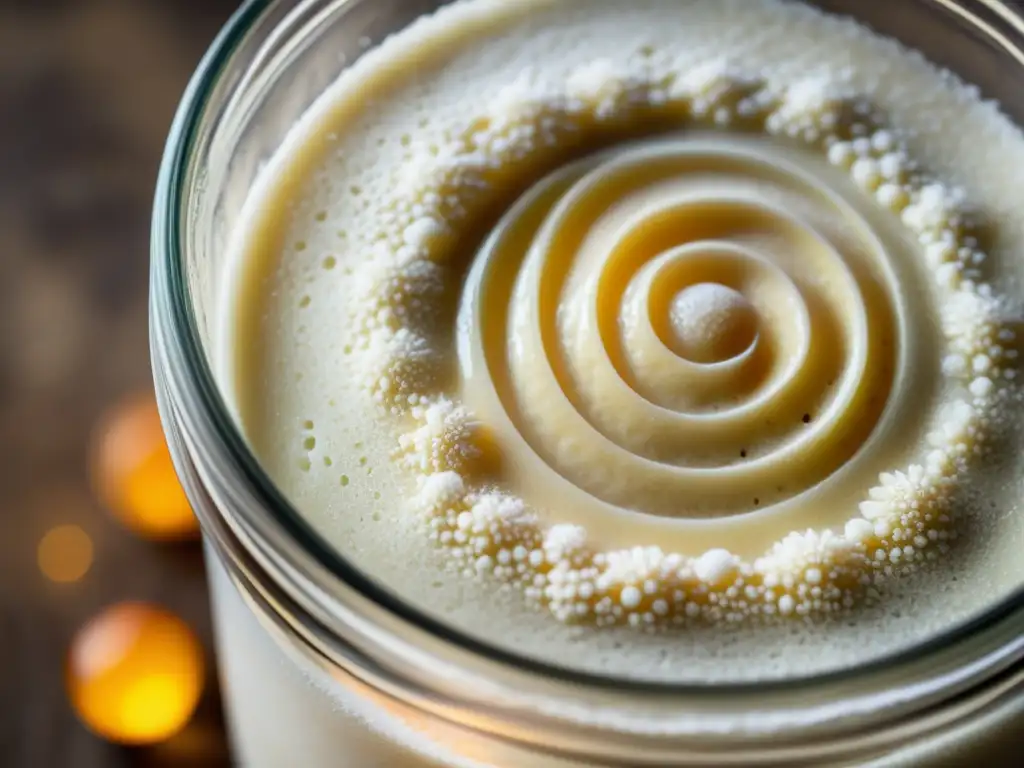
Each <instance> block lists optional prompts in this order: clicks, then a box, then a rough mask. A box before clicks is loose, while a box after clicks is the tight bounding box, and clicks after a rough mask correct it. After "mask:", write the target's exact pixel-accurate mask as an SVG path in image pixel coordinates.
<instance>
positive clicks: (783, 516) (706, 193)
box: [219, 0, 1024, 680]
mask: <svg viewBox="0 0 1024 768" xmlns="http://www.w3.org/2000/svg"><path fill="white" fill-rule="evenodd" d="M411 73H415V76H412V75H411ZM965 137H970V140H969V141H966V140H965ZM1017 167H1024V138H1022V137H1021V135H1020V134H1019V132H1018V131H1017V130H1016V129H1015V128H1014V127H1013V126H1012V125H1011V124H1010V123H1009V122H1008V121H1006V120H1005V119H1004V118H1002V117H1001V116H1000V115H999V114H998V113H997V111H996V110H995V109H994V108H993V107H992V106H991V105H987V104H984V103H982V102H981V101H979V100H978V99H977V98H976V96H975V95H974V94H973V92H972V91H971V90H970V89H968V88H966V87H964V86H961V85H959V84H957V83H955V82H953V81H952V80H951V79H950V78H949V76H948V75H944V74H942V73H940V72H938V71H936V70H935V69H933V68H932V67H930V66H929V65H928V64H926V63H925V62H923V61H922V60H920V59H919V58H918V57H915V56H913V55H912V54H910V53H909V52H907V51H904V50H902V49H900V48H899V47H898V46H897V45H895V44H894V43H892V42H890V41H886V40H883V39H880V38H878V37H875V36H874V35H872V34H871V33H869V32H867V31H866V30H864V29H862V28H860V27H858V26H856V25H854V24H852V23H850V22H848V21H843V20H839V19H836V18H831V17H826V16H822V15H820V14H819V13H817V12H815V11H813V10H811V9H809V8H807V7H803V6H800V5H796V4H790V3H785V4H784V3H779V2H774V0H758V2H730V1H729V0H723V1H721V2H710V0H693V1H692V2H683V1H682V0H644V1H643V2H636V3H631V4H628V6H627V5H626V4H623V3H619V2H612V0H597V1H595V2H573V1H571V0H563V1H562V2H554V1H553V0H529V2H520V3H508V2H491V1H490V0H467V1H466V2H460V3H456V4H455V5H453V6H451V7H449V8H447V9H446V10H444V11H442V12H440V13H438V14H437V15H436V16H434V17H431V18H428V19H425V20H422V21H421V22H420V23H418V24H417V25H415V26H414V27H413V28H411V29H409V30H407V31H406V32H404V33H402V34H401V35H399V36H396V37H395V38H393V39H391V40H389V41H388V42H387V43H385V44H384V45H382V46H381V47H380V48H379V49H376V50H374V51H371V52H370V53H369V54H368V55H367V56H366V57H365V58H364V59H363V60H361V61H360V62H359V63H358V64H357V65H356V66H355V67H354V68H353V69H352V70H350V71H349V73H348V74H346V75H345V76H344V77H343V78H342V79H341V80H340V81H339V82H338V83H337V85H336V86H335V87H334V88H332V89H331V90H329V91H328V92H327V93H325V94H324V96H323V97H322V99H321V100H320V102H319V103H318V104H317V105H316V106H315V107H314V108H313V109H312V110H311V112H310V113H309V114H308V115H307V117H306V118H305V119H304V121H303V122H302V123H301V124H300V125H298V126H296V128H295V131H294V133H293V136H292V138H291V140H290V141H289V142H288V143H287V144H286V146H285V147H284V148H282V150H281V151H280V152H279V153H278V156H277V157H275V159H274V161H273V162H272V163H271V164H270V166H269V167H268V169H267V171H266V172H265V173H264V177H263V182H262V184H261V185H260V187H259V188H258V189H257V190H255V191H254V193H253V195H252V198H251V200H250V203H249V212H250V216H249V218H248V222H249V226H248V227H247V228H243V230H242V231H240V233H239V237H238V239H237V242H236V253H234V254H233V259H232V264H233V268H234V279H233V280H231V281H230V285H231V291H232V299H231V301H230V306H231V307H232V312H231V313H228V314H227V315H226V316H225V319H224V329H225V333H224V343H223V344H222V352H221V354H220V358H219V373H220V375H221V377H222V379H223V380H224V382H225V385H226V388H227V390H228V391H229V392H230V393H232V395H233V402H234V407H235V409H236V412H237V415H238V418H239V419H240V421H241V423H242V425H243V428H244V430H245V432H246V435H247V436H248V439H249V440H250V442H251V444H252V446H253V448H254V450H255V451H256V453H257V456H258V457H259V458H260V460H261V462H262V463H263V465H264V467H265V468H266V469H267V471H268V472H269V474H270V476H271V477H272V478H273V479H274V481H275V482H277V483H278V485H279V486H280V487H281V488H282V490H283V491H284V492H285V493H286V494H287V495H288V496H289V497H290V498H291V499H292V500H293V502H294V503H295V504H296V505H297V507H298V508H299V509H300V511H301V512H302V513H303V514H305V515H306V516H307V517H308V518H309V519H310V521H311V522H312V523H313V524H314V525H315V526H316V528H317V529H318V530H319V531H321V532H322V534H323V535H324V536H325V537H326V538H327V539H328V540H329V541H330V542H331V543H332V544H333V545H334V546H335V547H336V548H337V549H338V550H339V551H340V552H341V553H342V554H343V555H345V556H346V557H348V558H350V559H351V560H352V561H354V562H355V563H356V564H357V565H359V566H361V567H363V568H364V569H366V570H367V571H369V572H370V573H372V574H373V575H374V576H375V577H376V578H378V579H380V580H381V581H382V582H383V583H385V584H386V585H387V586H388V587H390V588H391V589H393V590H395V591H396V592H397V593H398V594H399V595H401V596H402V597H403V598H404V599H406V600H409V601H411V602H413V603H415V604H417V605H418V606H419V607H421V608H422V609H423V610H426V611H428V612H432V613H436V614H438V615H440V616H442V617H443V618H444V619H445V620H446V621H449V622H450V623H452V624H454V625H455V626H457V627H459V628H461V629H463V630H465V631H468V632H471V633H473V634H476V635H478V636H480V637H482V638H483V639H485V640H488V641H490V642H493V643H496V644H499V645H503V646H505V647H508V648H512V649H515V650H516V651H519V652H522V653H527V654H529V655H533V656H536V657H539V658H542V659H545V660H548V661H552V662H555V663H559V664H564V665H570V666H576V667H583V668H586V669H590V670H599V671H605V672H611V673H616V674H628V675H634V676H644V677H647V676H656V677H659V678H663V679H701V680H703V679H721V678H729V677H736V678H751V677H764V676H779V675H792V674H796V673H807V672H813V671H819V670H823V669H826V668H831V667H835V666H842V665H847V664H849V663H852V662H857V661H863V660H865V659H866V658H868V657H870V656H873V655H879V654H883V653H886V652H888V651H891V650H893V649H896V648H899V647H903V646H905V645H907V644H908V643H911V642H914V641H917V640H920V639H922V638H924V637H926V636H928V635H930V634H932V633H934V632H936V631H939V630H940V629H942V628H946V627H949V626H951V625H952V624H953V623H955V622H957V621H961V620H963V619H964V618H966V617H967V616H969V615H971V614H973V613H974V612H976V611H978V610H981V609H983V608H984V607H986V606H988V605H990V604H991V603H992V602H993V601H995V600H997V599H998V598H999V597H1001V596H1004V595H1005V594H1006V593H1007V592H1008V591H1009V590H1010V589H1012V588H1014V587H1016V586H1017V585H1018V584H1019V583H1020V580H1021V577H1022V576H1024V573H1022V572H1021V570H1020V568H1019V566H1018V565H1017V561H1018V560H1019V558H1016V557H1015V555H1014V551H1015V549H1016V548H1017V547H1019V545H1020V543H1021V527H1022V526H1021V523H1020V515H1019V514H1018V512H1017V507H1016V498H1017V497H1018V496H1019V491H1020V490H1021V488H1020V485H1021V482H1020V479H1021V478H1022V477H1024V473H1022V472H1020V471H1018V470H1020V469H1021V467H1020V466H1019V462H1020V460H1019V458H1017V455H1018V453H1019V452H1018V451H1015V450H1014V447H1015V446H1016V445H1017V440H1018V439H1019V438H1018V436H1017V431H1016V430H1015V429H1013V428H1012V427H1013V424H1012V421H1013V418H1012V417H1013V414H1014V413H1015V412H1016V411H1017V409H1018V408H1019V402H1020V399H1021V398H1020V396H1019V392H1018V387H1017V384H1016V372H1017V368H1016V349H1015V342H1016V336H1015V333H1014V322H1013V318H1014V317H1015V315H1016V314H1017V313H1016V307H1015V303H1014V299H1015V298H1016V297H1017V296H1018V291H1017V281H1018V278H1019V271H1020V269H1021V267H1022V265H1024V261H1021V260H1020V258H1019V253H1020V251H1021V249H1022V246H1024V221H1022V220H1021V218H1020V216H1019V215H1018V212H1019V209H1020V205H1019V203H1020V202H1021V201H1020V200H1019V198H1020V193H1019V192H1018V191H1017V186H1018V185H1017V184H1016V179H1015V174H1014V172H1013V171H1014V169H1015V168H1017ZM1007 433H1009V434H1007Z"/></svg>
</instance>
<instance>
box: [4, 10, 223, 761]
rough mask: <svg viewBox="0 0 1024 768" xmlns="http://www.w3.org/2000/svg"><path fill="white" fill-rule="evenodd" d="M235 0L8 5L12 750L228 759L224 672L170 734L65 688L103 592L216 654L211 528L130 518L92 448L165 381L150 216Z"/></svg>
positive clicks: (103, 601)
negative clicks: (69, 568)
mask: <svg viewBox="0 0 1024 768" xmlns="http://www.w3.org/2000/svg"><path fill="white" fill-rule="evenodd" d="M236 5H237V3H235V2H232V1H231V0H201V1H195V2H193V1H192V0H63V1H60V2H58V1H57V0H43V2H38V1H32V0H23V1H21V2H15V1H14V0H4V1H3V2H0V446H2V451H3V453H2V456H0V458H2V460H0V492H2V495H0V665H2V666H0V766H3V767H4V768H50V767H51V766H52V767H53V768H120V767H121V766H190V767H191V766H197V768H203V767H204V766H211V767H212V766H224V765H228V764H229V759H228V755H227V747H226V743H225V739H224V735H223V724H222V720H221V716H220V707H219V703H218V701H217V696H216V684H215V674H214V672H213V671H212V670H211V681H210V685H209V687H208V691H209V692H210V693H209V695H208V696H207V699H206V700H205V701H204V702H203V704H202V705H201V709H200V712H199V714H198V716H197V718H196V719H195V721H194V722H193V724H192V725H191V726H190V727H189V728H188V729H187V730H186V731H185V732H184V733H183V734H181V735H180V736H178V737H176V738H175V739H172V740H171V741H170V742H168V743H167V744H164V745H161V746H160V747H157V748H150V749H135V750H130V749H123V748H119V747H116V746H113V745H110V744H106V743H104V742H103V741H101V740H99V739H97V738H95V737H93V736H92V735H91V734H90V733H88V732H87V731H86V729H85V728H83V727H82V726H81V725H80V724H79V723H78V722H77V720H76V719H75V718H74V716H73V714H72V713H71V711H70V709H69V707H68V706H67V704H66V701H65V698H64V686H63V659H64V655H65V652H66V648H67V644H68V642H69V640H70V638H71V636H72V633H73V632H74V630H75V629H76V628H77V627H78V626H80V625H81V623H82V622H83V621H84V620H86V619H87V618H88V617H89V616H91V615H93V614H95V613H96V612H97V611H98V610H100V609H101V608H102V607H103V606H105V605H107V604H109V603H112V602H117V601H120V600H125V599H142V600H154V601H158V602H161V603H163V604H165V605H166V606H168V607H169V608H170V609H171V610H173V611H176V612H177V613H179V614H180V615H182V616H183V617H184V618H185V619H187V620H188V621H189V622H190V623H191V624H192V626H193V627H195V628H196V629H197V630H198V631H199V633H200V634H201V636H202V638H203V640H204V642H205V644H206V646H207V649H208V650H209V658H210V659H211V661H212V659H213V656H212V648H211V645H210V625H209V618H208V607H207V597H206V589H205V584H204V576H203V568H202V561H201V557H200V552H199V550H198V545H195V544H193V545H182V546H172V547H164V546H158V545H153V544H150V543H147V542H144V541H140V540H139V539H137V538H135V537H133V536H132V535H130V534H128V533H126V532H125V531H124V530H123V529H121V528H120V527H119V526H117V525H116V524H115V523H113V522H112V521H111V520H110V518H109V517H108V515H107V514H106V513H105V512H104V510H103V509H102V508H101V507H100V506H99V505H98V503H97V502H96V500H95V499H94V497H93V495H92V493H91V492H90V488H89V483H88V478H87V473H86V454H87V446H88V442H89V437H90V432H91V430H92V428H93V426H94V424H95V422H96V420H97V418H98V417H99V415H100V414H101V413H102V412H103V410H104V409H105V408H106V407H108V406H109V405H111V404H112V403H114V402H116V401H117V400H118V399H119V398H121V397H122V396H124V395H126V394H128V393H134V392H136V391H139V390H145V389H146V388H148V387H149V386H150V369H149V357H148V341H147V324H146V283H147V279H148V271H149V216H150V207H151V202H152V197H153V189H154V185H155V180H156V169H157V164H158V162H159V158H160V153H161V151H162V149H163V144H164V140H165V138H166V134H167V130H168V127H169V125H170V121H171V116H172V114H173V110H174V108H175V106H176V105H177V102H178V99H179V98H180V96H181V93H182V91H183V89H184V87H185V83H186V81H187V79H188V77H189V75H190V73H191V72H192V70H193V68H194V67H195V65H196V63H197V61H198V60H199V57H200V56H201V55H202V53H203V51H204V50H205V48H206V47H207V45H208V44H209V42H210V41H211V40H212V38H213V36H214V35H215V33H216V31H217V29H218V28H219V27H220V25H221V24H222V23H223V22H224V21H225V20H226V19H227V17H228V16H229V14H230V13H231V12H232V11H233V10H234V7H235V6H236ZM60 523H75V524H78V525H80V526H82V527H83V528H85V529H86V531H88V533H89V534H90V536H92V538H93V541H94V544H95V546H96V562H95V564H94V566H93V568H92V570H91V571H90V572H89V574H88V575H87V576H86V577H85V578H84V579H83V580H82V581H81V582H79V583H77V584H72V585H55V584H51V583H49V582H47V581H46V580H45V579H44V578H43V577H42V575H41V574H40V573H39V571H38V569H37V568H36V564H35V552H36V545H37V543H38V541H39V538H40V537H41V536H42V534H43V533H44V532H45V531H46V530H47V529H48V528H50V527H51V526H53V525H56V524H60Z"/></svg>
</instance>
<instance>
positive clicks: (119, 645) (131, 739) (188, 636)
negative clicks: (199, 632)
mask: <svg viewBox="0 0 1024 768" xmlns="http://www.w3.org/2000/svg"><path fill="white" fill-rule="evenodd" d="M204 674H205V670H204V663H203V651H202V647H201V646H200V644H199V641H198V640H197V639H196V636H195V634H194V633H193V632H192V630H191V629H190V628H189V627H188V625H187V624H185V623H184V622H183V621H182V620H181V619H179V618H178V617H176V616H174V615H173V614H171V613H168V612H167V611H164V610H162V609H160V608H156V607H154V606H151V605H146V604H143V603H122V604H120V605H115V606H113V607H111V608H108V609H107V610H106V611H104V612H103V613H101V614H100V615H99V616H97V617H96V618H94V619H93V620H92V621H90V622H89V623H88V624H87V625H86V626H85V627H83V628H82V629H81V630H80V631H79V633H78V635H77V636H76V637H75V639H74V642H73V643H72V646H71V651H70V653H69V654H68V664H67V687H68V697H69V699H70V701H71V705H72V706H73V707H74V709H75V711H76V712H77V713H78V716H79V718H80V719H81V720H82V722H83V723H85V725H86V726H87V727H88V728H89V729H91V730H92V731H93V732H94V733H96V734H98V735H99V736H102V737H103V738H105V739H108V740H110V741H116V742H120V743H123V744H153V743H156V742H159V741H163V740H165V739H167V738H169V737H170V736H173V735H174V734H175V733H177V732H178V731H180V730H181V729H182V728H183V727H184V726H185V725H186V724H187V723H188V721H189V719H190V718H191V717H192V713H193V712H194V711H195V708H196V705H197V704H198V703H199V697H200V695H201V694H202V690H203V679H204Z"/></svg>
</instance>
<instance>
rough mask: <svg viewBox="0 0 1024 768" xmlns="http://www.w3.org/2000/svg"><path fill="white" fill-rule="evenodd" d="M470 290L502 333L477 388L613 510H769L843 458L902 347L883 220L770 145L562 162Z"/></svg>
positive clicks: (476, 311) (689, 145) (520, 212)
mask: <svg viewBox="0 0 1024 768" xmlns="http://www.w3.org/2000/svg"><path fill="white" fill-rule="evenodd" d="M498 260H506V261H507V262H510V263H507V264H505V265H503V266H501V267H500V268H499V267H497V266H496V265H495V264H494V262H495V261H498ZM513 265H514V266H513ZM512 270H515V272H516V277H515V281H514V284H510V281H509V279H508V278H509V275H510V272H511V271H512ZM469 280H470V285H471V286H473V287H472V288H471V291H472V292H473V294H474V296H475V300H472V301H470V302H467V306H466V309H465V315H464V318H463V323H462V327H464V328H473V329H503V333H504V335H505V339H504V343H502V344H492V345H491V346H489V347H485V346H484V342H485V341H487V342H490V341H493V340H494V339H493V336H492V337H491V338H490V339H487V338H486V337H485V336H484V335H482V334H475V335H474V336H473V340H472V341H471V342H469V343H470V344H476V345H477V349H476V350H475V353H476V354H478V355H479V356H480V358H481V359H484V360H486V366H487V371H486V372H485V371H476V375H477V376H480V375H489V376H490V378H491V380H492V381H493V382H494V387H495V392H496V394H497V396H498V397H499V398H500V399H501V401H502V403H503V405H504V410H505V412H506V413H507V414H510V415H511V418H512V419H513V421H514V422H515V425H516V429H517V431H518V432H519V433H520V434H521V435H522V436H523V437H524V438H525V439H526V441H527V442H528V443H529V445H530V447H531V448H532V449H533V451H535V452H536V453H537V454H538V455H539V456H541V457H543V459H544V461H545V462H546V463H547V464H548V465H549V466H551V467H552V468H554V469H555V470H556V471H557V472H559V474H561V475H562V476H564V477H565V478H567V479H568V480H570V481H571V482H572V483H574V484H576V485H577V486H579V487H581V488H584V489H586V491H587V492H588V493H590V494H592V495H594V496H596V497H597V498H599V499H602V500H604V501H606V502H608V503H611V504H615V505H618V506H625V507H629V508H634V509H637V510H641V511H644V512H650V513H654V514H659V515H666V516H680V517H685V516H697V517H706V516H717V515H720V514H723V513H734V512H737V511H744V510H748V509H751V508H753V507H756V506H760V505H767V504H771V503H773V502H775V501H778V500H780V499H782V498H787V497H789V496H792V495H795V494H797V493H799V492H801V491H802V490H805V489H806V488H808V487H811V486H812V485H814V484H815V483H817V482H819V481H821V480H822V479H824V478H825V477H827V476H828V475H829V474H830V473H831V472H832V471H834V470H835V469H837V468H838V467H840V466H842V465H843V464H844V462H845V461H846V460H847V459H849V458H850V456H851V455H852V454H853V453H854V452H855V451H856V450H857V449H858V448H859V447H860V446H861V445H862V444H863V442H864V440H865V439H866V437H867V436H868V435H869V434H870V432H871V430H872V429H873V427H874V425H875V424H876V422H877V420H878V419H879V417H880V415H881V413H882V411H883V409H884V408H885V405H886V403H887V398H888V394H889V392H890V390H891V388H892V384H893V380H894V377H895V375H896V373H897V368H898V364H899V359H898V358H899V352H898V351H899V350H900V349H901V348H902V344H901V338H902V336H903V335H905V334H904V330H903V329H902V328H901V325H900V319H899V318H900V317H901V316H902V315H903V314H904V313H902V312H901V311H900V307H899V302H900V298H899V294H898V292H897V291H896V290H895V288H894V287H893V286H892V282H893V280H892V276H891V275H890V274H889V273H888V272H887V258H886V254H885V250H884V247H883V245H882V244H881V243H880V242H879V240H878V239H877V237H876V236H875V235H874V234H873V233H872V230H871V228H870V226H869V225H868V224H867V223H866V222H864V221H863V220H861V218H860V217H859V214H858V213H857V211H856V210H855V209H854V208H852V207H851V206H850V205H849V204H848V203H846V201H844V200H843V199H842V198H841V197H840V196H838V195H837V194H836V193H834V192H832V191H831V190H829V189H828V188H826V187H824V186H822V185H821V183H820V182H819V181H817V180H816V179H814V178H812V177H811V176H810V175H808V174H807V173H806V172H805V171H803V170H801V169H800V168H798V167H797V166H796V165H793V164H792V163H790V162H788V161H787V160H786V159H785V158H784V157H782V156H780V155H779V154H778V153H775V154H773V153H772V151H771V150H770V148H769V147H767V146H766V145H765V144H764V143H763V142H757V141H754V140H749V141H741V140H739V139H736V138H724V137H718V138H702V139H699V140H698V139H694V138H689V137H688V138H686V139H680V140H672V141H661V142H657V143H654V144H649V145H646V146H644V147H642V148H632V149H624V150H619V151H613V152H611V153H606V154H603V155H600V156H599V157H597V158H593V159H587V160H585V161H582V162H581V163H578V164H575V165H571V166H568V167H566V168H563V169H561V170H559V171H558V172H556V173H555V174H553V175H551V176H550V177H548V178H547V179H545V180H544V181H543V182H541V183H539V184H537V185H536V186H535V187H534V188H533V189H532V190H531V192H530V193H529V194H528V195H526V196H525V197H524V198H523V199H522V200H521V201H520V202H519V204H518V205H516V206H515V207H514V208H513V209H512V210H511V211H509V213H508V214H507V215H506V217H505V219H504V220H503V221H502V223H501V224H500V225H499V226H498V228H497V229H496V230H495V234H494V235H493V236H492V237H491V238H490V240H489V241H488V242H487V244H486V245H485V247H484V248H483V250H482V253H481V255H480V257H479V258H478V260H477V261H476V262H475V265H474V269H473V273H472V274H471V276H470V278H469Z"/></svg>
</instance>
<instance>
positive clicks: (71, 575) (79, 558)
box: [36, 525, 93, 584]
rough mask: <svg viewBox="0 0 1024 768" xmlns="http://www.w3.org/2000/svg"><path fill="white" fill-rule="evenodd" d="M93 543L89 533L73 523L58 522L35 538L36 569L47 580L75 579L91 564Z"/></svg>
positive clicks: (83, 574)
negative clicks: (37, 568) (36, 541)
mask: <svg viewBox="0 0 1024 768" xmlns="http://www.w3.org/2000/svg"><path fill="white" fill-rule="evenodd" d="M92 558H93V546H92V539H90V538H89V534H87V533H86V532H85V531H83V530H82V529H81V528H79V527H78V526H77V525H58V526H56V527H55V528H51V529H50V530H49V531H47V532H46V534H45V535H44V536H43V538H42V539H41V540H40V541H39V548H38V550H37V551H36V559H37V561H38V563H39V570H40V571H42V572H43V575H44V576H46V578H48V579H50V580H51V581H56V582H58V583H63V584H69V583H71V582H75V581H78V580H79V579H81V578H82V577H83V576H85V574H86V573H88V572H89V568H90V567H91V566H92Z"/></svg>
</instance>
